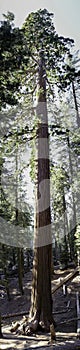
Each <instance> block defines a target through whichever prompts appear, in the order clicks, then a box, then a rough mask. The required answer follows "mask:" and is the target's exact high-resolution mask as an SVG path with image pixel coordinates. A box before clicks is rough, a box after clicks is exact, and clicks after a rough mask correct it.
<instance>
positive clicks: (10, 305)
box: [0, 269, 80, 350]
mask: <svg viewBox="0 0 80 350" xmlns="http://www.w3.org/2000/svg"><path fill="white" fill-rule="evenodd" d="M72 271H73V270H72V269H67V270H64V271H61V270H59V269H57V270H55V271H54V275H53V276H52V290H54V288H55V287H56V286H57V285H58V284H59V283H60V282H61V281H63V279H64V277H65V276H67V275H68V274H69V273H71V272H72ZM79 279H80V276H79V275H78V274H77V275H75V276H74V277H73V278H72V280H70V281H68V282H67V283H66V286H67V288H66V291H65V286H64V287H63V286H61V287H60V288H59V289H58V290H57V291H56V292H55V293H53V294H52V297H53V315H54V320H55V322H56V342H54V344H50V333H47V334H46V333H45V334H41V333H37V334H33V335H32V336H27V335H25V336H24V335H22V334H20V332H15V333H11V327H12V325H13V324H14V322H19V323H21V322H22V320H24V318H23V317H25V316H24V315H25V313H26V314H28V312H29V309H30V296H31V282H32V272H31V271H30V272H27V273H26V274H25V276H24V278H23V288H24V294H23V295H22V296H21V294H20V291H19V286H18V278H17V276H15V277H13V278H10V279H9V289H10V296H11V299H10V301H9V300H8V298H7V295H6V290H5V288H4V287H3V288H2V287H1V292H0V304H1V307H0V310H1V315H2V332H3V339H0V350H3V349H5V350H6V349H7V350H15V349H19V350H26V349H28V350H30V349H36V350H38V349H39V350H43V349H45V350H47V349H49V348H50V349H51V350H52V349H54V350H66V349H67V350H71V349H72V350H74V349H76V350H80V340H79V339H78V338H77V312H76V292H77V291H79V290H80V280H79ZM17 313H23V316H22V314H21V315H20V316H18V315H17V316H16V314H17ZM10 314H14V317H9V318H3V316H4V315H10Z"/></svg>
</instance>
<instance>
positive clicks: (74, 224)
mask: <svg viewBox="0 0 80 350" xmlns="http://www.w3.org/2000/svg"><path fill="white" fill-rule="evenodd" d="M67 144H68V152H69V165H70V173H71V186H73V166H72V159H71V151H70V140H69V133H68V135H67ZM72 200H73V218H72V222H71V232H70V234H72V237H71V241H72V248H71V251H72V257H73V259H74V241H75V236H74V234H75V231H76V204H75V196H74V190H73V188H72Z"/></svg>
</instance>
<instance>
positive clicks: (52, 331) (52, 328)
mask: <svg viewBox="0 0 80 350" xmlns="http://www.w3.org/2000/svg"><path fill="white" fill-rule="evenodd" d="M50 335H51V343H53V342H54V340H56V334H55V329H54V325H53V323H52V324H51V325H50Z"/></svg>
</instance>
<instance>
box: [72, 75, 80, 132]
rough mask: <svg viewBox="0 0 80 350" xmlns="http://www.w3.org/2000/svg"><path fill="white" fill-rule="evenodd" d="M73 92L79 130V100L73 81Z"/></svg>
mask: <svg viewBox="0 0 80 350" xmlns="http://www.w3.org/2000/svg"><path fill="white" fill-rule="evenodd" d="M72 90H73V97H74V103H75V110H76V120H77V126H78V128H80V117H79V109H78V103H77V98H76V92H75V86H74V83H73V81H72Z"/></svg>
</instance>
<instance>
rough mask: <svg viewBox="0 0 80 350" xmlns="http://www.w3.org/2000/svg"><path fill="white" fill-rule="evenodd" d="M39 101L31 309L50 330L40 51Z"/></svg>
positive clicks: (49, 252)
mask: <svg viewBox="0 0 80 350" xmlns="http://www.w3.org/2000/svg"><path fill="white" fill-rule="evenodd" d="M38 93H39V96H38V103H37V118H38V130H37V178H36V206H35V219H34V259H33V280H32V294H31V310H30V311H31V312H30V315H31V316H33V318H34V321H36V328H37V325H38V323H39V321H40V320H42V321H43V323H44V325H45V327H46V328H47V329H48V328H49V327H50V324H51V323H53V322H54V321H53V316H52V296H51V259H52V244H51V213H50V171H49V145H48V120H47V103H46V79H45V68H44V55H43V52H41V53H40V62H39V81H38Z"/></svg>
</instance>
